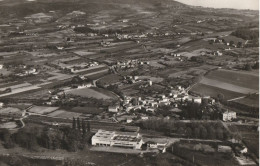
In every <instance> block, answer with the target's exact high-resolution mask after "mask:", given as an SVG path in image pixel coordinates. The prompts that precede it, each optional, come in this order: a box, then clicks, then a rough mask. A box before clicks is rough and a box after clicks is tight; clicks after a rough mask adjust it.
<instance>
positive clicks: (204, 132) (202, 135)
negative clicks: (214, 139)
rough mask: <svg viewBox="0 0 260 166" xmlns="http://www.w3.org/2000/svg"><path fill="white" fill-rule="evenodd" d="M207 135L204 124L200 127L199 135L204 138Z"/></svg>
mask: <svg viewBox="0 0 260 166" xmlns="http://www.w3.org/2000/svg"><path fill="white" fill-rule="evenodd" d="M207 136H208V133H207V129H206V128H205V127H204V126H202V127H200V137H201V138H203V139H205V138H207Z"/></svg>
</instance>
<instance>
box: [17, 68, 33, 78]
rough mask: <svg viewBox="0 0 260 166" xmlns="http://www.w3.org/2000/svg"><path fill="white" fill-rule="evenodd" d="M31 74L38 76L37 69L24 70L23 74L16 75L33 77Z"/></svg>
mask: <svg viewBox="0 0 260 166" xmlns="http://www.w3.org/2000/svg"><path fill="white" fill-rule="evenodd" d="M31 74H38V72H37V70H36V69H35V68H31V69H28V70H24V71H22V72H21V73H17V74H15V75H17V76H20V77H23V76H28V75H31Z"/></svg>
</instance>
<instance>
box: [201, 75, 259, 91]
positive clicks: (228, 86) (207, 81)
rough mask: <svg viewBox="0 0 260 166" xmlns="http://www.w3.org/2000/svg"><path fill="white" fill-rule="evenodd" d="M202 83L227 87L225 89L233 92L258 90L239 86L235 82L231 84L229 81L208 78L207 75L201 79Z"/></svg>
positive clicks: (222, 87)
mask: <svg viewBox="0 0 260 166" xmlns="http://www.w3.org/2000/svg"><path fill="white" fill-rule="evenodd" d="M200 83H201V84H204V85H210V86H214V87H217V88H221V89H225V90H228V91H232V92H238V93H243V94H248V93H254V92H257V91H256V90H254V89H249V88H244V87H241V86H237V85H234V84H229V83H226V82H222V81H218V80H213V79H208V78H205V77H204V78H203V79H202V80H201V81H200Z"/></svg>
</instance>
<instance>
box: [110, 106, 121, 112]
mask: <svg viewBox="0 0 260 166" xmlns="http://www.w3.org/2000/svg"><path fill="white" fill-rule="evenodd" d="M118 111H119V106H109V107H108V112H114V113H117V112H118Z"/></svg>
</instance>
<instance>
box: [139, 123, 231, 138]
mask: <svg viewBox="0 0 260 166" xmlns="http://www.w3.org/2000/svg"><path fill="white" fill-rule="evenodd" d="M141 127H142V128H143V129H148V130H156V131H159V132H164V134H165V135H167V136H173V135H177V136H181V137H187V138H198V139H219V140H226V139H228V138H229V137H230V135H229V133H228V132H227V131H226V130H225V128H224V127H223V125H222V124H221V122H218V123H187V124H185V123H176V122H173V121H171V120H162V119H150V120H147V121H143V122H142V123H141Z"/></svg>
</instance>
